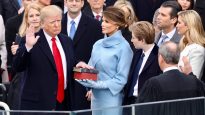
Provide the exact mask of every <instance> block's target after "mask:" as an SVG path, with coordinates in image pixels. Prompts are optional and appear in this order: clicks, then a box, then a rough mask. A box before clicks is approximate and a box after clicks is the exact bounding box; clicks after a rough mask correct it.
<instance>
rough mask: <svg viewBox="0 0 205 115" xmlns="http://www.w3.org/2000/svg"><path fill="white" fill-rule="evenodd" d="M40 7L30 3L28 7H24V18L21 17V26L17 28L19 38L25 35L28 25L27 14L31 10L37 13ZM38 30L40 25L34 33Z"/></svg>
mask: <svg viewBox="0 0 205 115" xmlns="http://www.w3.org/2000/svg"><path fill="white" fill-rule="evenodd" d="M41 8H42V7H41V6H40V5H38V4H37V3H30V4H29V5H27V6H26V8H25V11H24V16H23V21H22V23H21V26H20V28H19V35H20V36H21V37H23V36H25V35H26V29H27V28H28V27H29V23H28V13H29V11H30V10H31V9H35V10H37V11H39V12H40V11H41ZM39 29H40V25H39V28H37V29H36V31H38V30H39Z"/></svg>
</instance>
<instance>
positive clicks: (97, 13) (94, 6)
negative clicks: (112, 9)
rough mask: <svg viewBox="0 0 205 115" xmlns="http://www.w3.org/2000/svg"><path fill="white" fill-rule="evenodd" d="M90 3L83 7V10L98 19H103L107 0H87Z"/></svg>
mask: <svg viewBox="0 0 205 115" xmlns="http://www.w3.org/2000/svg"><path fill="white" fill-rule="evenodd" d="M87 1H88V3H89V5H88V6H87V7H85V8H84V9H83V12H84V13H85V14H86V15H88V16H90V17H92V18H94V19H97V20H98V21H100V22H101V21H102V12H103V9H104V8H105V6H104V4H105V0H87Z"/></svg>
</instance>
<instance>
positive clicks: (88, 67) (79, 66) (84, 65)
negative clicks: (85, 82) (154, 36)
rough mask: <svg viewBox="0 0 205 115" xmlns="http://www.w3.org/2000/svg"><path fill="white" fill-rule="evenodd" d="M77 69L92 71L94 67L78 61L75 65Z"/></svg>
mask: <svg viewBox="0 0 205 115" xmlns="http://www.w3.org/2000/svg"><path fill="white" fill-rule="evenodd" d="M76 67H77V68H87V69H94V67H92V66H90V65H88V64H86V63H85V62H83V61H80V62H79V63H78V64H77V65H76Z"/></svg>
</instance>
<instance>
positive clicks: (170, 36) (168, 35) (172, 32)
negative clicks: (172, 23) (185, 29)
mask: <svg viewBox="0 0 205 115" xmlns="http://www.w3.org/2000/svg"><path fill="white" fill-rule="evenodd" d="M175 32H176V28H174V29H173V30H172V31H171V32H169V33H167V34H166V35H167V37H169V39H171V38H172V37H173V36H174V34H175ZM163 35H165V34H164V32H163V31H162V35H161V36H163Z"/></svg>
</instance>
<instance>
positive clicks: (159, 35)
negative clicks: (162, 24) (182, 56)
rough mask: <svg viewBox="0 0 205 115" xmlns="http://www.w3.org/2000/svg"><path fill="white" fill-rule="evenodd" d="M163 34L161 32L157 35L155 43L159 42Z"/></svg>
mask: <svg viewBox="0 0 205 115" xmlns="http://www.w3.org/2000/svg"><path fill="white" fill-rule="evenodd" d="M161 35H162V32H160V33H159V34H157V35H156V37H155V43H156V44H158V42H159V39H160V37H161Z"/></svg>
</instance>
